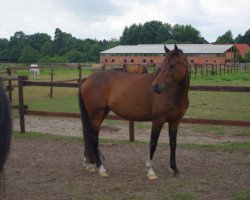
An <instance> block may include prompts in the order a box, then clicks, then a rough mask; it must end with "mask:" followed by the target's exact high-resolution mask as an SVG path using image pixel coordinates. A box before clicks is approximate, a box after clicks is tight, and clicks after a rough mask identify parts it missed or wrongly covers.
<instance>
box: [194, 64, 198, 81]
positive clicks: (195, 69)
mask: <svg viewBox="0 0 250 200" xmlns="http://www.w3.org/2000/svg"><path fill="white" fill-rule="evenodd" d="M196 75H197V66H196V65H194V78H195V79H196Z"/></svg>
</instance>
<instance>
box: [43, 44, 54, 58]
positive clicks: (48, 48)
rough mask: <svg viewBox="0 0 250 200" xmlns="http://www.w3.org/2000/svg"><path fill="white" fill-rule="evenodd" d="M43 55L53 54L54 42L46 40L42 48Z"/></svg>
mask: <svg viewBox="0 0 250 200" xmlns="http://www.w3.org/2000/svg"><path fill="white" fill-rule="evenodd" d="M40 52H41V54H42V55H43V56H53V43H52V41H47V42H45V43H44V44H43V45H42V47H41V50H40Z"/></svg>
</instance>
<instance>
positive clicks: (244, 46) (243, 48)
mask: <svg viewBox="0 0 250 200" xmlns="http://www.w3.org/2000/svg"><path fill="white" fill-rule="evenodd" d="M234 46H235V47H236V48H237V49H238V50H239V53H240V55H241V56H244V55H246V53H247V52H249V51H250V46H248V44H234Z"/></svg>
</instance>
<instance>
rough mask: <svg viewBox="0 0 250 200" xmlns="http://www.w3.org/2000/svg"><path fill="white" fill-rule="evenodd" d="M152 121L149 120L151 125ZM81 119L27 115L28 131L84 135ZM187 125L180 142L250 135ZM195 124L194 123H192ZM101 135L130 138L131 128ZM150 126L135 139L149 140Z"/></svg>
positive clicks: (228, 139)
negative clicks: (228, 133) (221, 133)
mask: <svg viewBox="0 0 250 200" xmlns="http://www.w3.org/2000/svg"><path fill="white" fill-rule="evenodd" d="M150 124H151V123H150V122H149V127H150V126H151V125H150ZM19 126H20V125H19V119H18V118H15V119H14V130H18V131H19V130H20V127H19ZM81 126H82V125H81V121H80V119H75V118H54V117H40V116H25V127H26V131H34V132H42V133H48V134H54V135H63V136H79V137H82V127H81ZM187 126H190V125H183V126H181V128H180V129H179V132H178V143H197V144H214V143H220V142H231V141H245V140H246V139H247V140H248V139H249V140H250V137H247V136H245V137H235V136H232V135H218V134H213V133H201V132H194V131H192V132H191V131H189V130H188V128H186V127H187ZM192 126H193V125H192ZM100 137H102V138H113V139H128V138H129V129H128V123H127V125H126V124H125V125H124V124H123V125H116V126H113V125H112V126H110V125H105V123H104V125H102V128H101V130H100ZM149 138H150V129H149V128H135V139H136V140H140V141H149ZM159 141H160V142H168V127H167V125H165V126H164V128H163V130H162V133H161V135H160V138H159Z"/></svg>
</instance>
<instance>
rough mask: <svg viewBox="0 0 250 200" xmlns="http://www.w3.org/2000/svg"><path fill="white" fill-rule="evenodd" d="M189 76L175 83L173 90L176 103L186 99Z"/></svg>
mask: <svg viewBox="0 0 250 200" xmlns="http://www.w3.org/2000/svg"><path fill="white" fill-rule="evenodd" d="M189 84H190V80H189V76H187V77H186V78H185V79H183V80H182V81H181V82H179V83H176V85H175V90H173V93H175V94H174V96H175V97H176V103H177V104H179V103H181V102H186V101H188V90H189Z"/></svg>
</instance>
